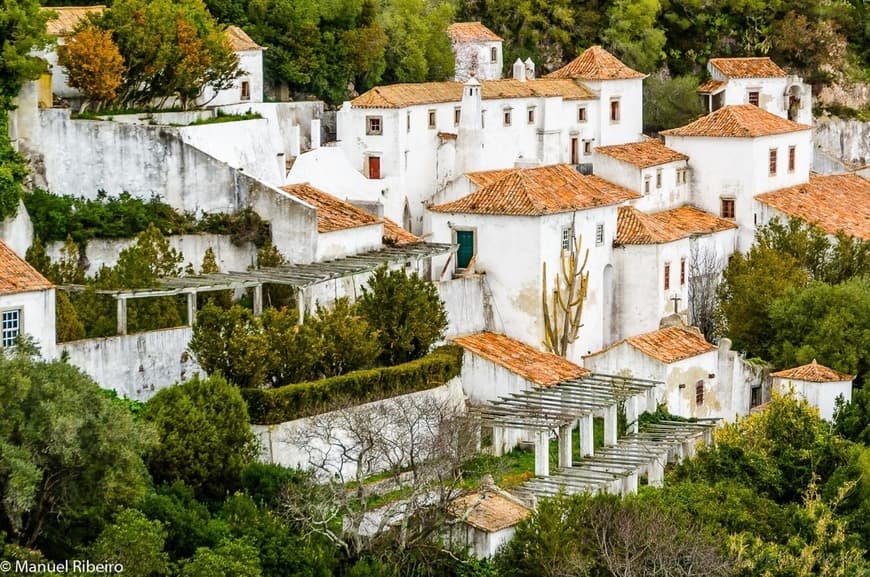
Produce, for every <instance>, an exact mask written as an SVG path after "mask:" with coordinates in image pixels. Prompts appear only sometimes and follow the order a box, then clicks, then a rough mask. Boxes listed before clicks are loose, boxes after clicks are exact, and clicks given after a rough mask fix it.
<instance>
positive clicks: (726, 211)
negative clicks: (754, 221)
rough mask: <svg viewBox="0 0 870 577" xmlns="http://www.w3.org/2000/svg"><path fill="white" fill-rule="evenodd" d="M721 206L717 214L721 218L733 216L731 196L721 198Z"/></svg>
mask: <svg viewBox="0 0 870 577" xmlns="http://www.w3.org/2000/svg"><path fill="white" fill-rule="evenodd" d="M721 207H722V209H721V210H720V212H719V216H721V217H722V218H734V199H733V198H723V199H721Z"/></svg>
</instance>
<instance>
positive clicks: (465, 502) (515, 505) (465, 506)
mask: <svg viewBox="0 0 870 577" xmlns="http://www.w3.org/2000/svg"><path fill="white" fill-rule="evenodd" d="M448 511H449V512H450V514H451V515H453V516H454V517H457V518H459V519H461V520H462V521H465V522H466V523H468V524H469V525H471V526H472V527H474V528H475V529H480V530H481V531H486V532H487V533H495V532H496V531H501V530H502V529H507V528H508V527H513V526H514V525H516V524H517V523H519V522H520V521H522V520H523V519H525V518H526V517H528V516H529V515H530V514H531V510H529V508H528V507H526V506H524V505H522V504H521V503H520V502H518V501H517V500H516V499H512V498H510V497H508V496H507V495H505V494H504V492H503V491H499V490H495V491H493V490H490V489H481V490H480V491H475V492H474V493H469V494H467V495H463V496H462V497H459V498H457V499H454V500H453V501H451V502H450V505H448Z"/></svg>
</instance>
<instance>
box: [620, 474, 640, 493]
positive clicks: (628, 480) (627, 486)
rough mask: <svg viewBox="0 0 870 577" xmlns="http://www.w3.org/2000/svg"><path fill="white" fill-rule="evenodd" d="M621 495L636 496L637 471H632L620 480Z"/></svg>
mask: <svg viewBox="0 0 870 577" xmlns="http://www.w3.org/2000/svg"><path fill="white" fill-rule="evenodd" d="M622 494H623V495H635V494H637V470H634V471H632V472H631V473H629V474H628V476H626V477H625V478H624V479H623V480H622Z"/></svg>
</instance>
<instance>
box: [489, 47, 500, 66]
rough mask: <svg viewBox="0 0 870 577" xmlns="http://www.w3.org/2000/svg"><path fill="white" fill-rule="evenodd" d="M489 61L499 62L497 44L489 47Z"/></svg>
mask: <svg viewBox="0 0 870 577" xmlns="http://www.w3.org/2000/svg"><path fill="white" fill-rule="evenodd" d="M489 61H490V62H498V48H496V47H495V46H493V47H491V48H490V49H489Z"/></svg>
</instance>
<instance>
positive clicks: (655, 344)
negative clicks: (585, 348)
mask: <svg viewBox="0 0 870 577" xmlns="http://www.w3.org/2000/svg"><path fill="white" fill-rule="evenodd" d="M623 343H628V344H629V345H631V346H633V347H634V348H636V349H637V350H639V351H640V352H642V353H643V354H645V355H647V356H649V357H652V358H654V359H656V360H659V361H661V362H663V363H665V364H670V363H675V362H677V361H681V360H683V359H688V358H691V357H696V356H698V355H701V354H704V353H709V352H710V351H715V350H717V348H716V345H714V344H713V343H709V342H707V341H706V339H704V337H703V336H702V335H701V333H700V331H698V330H697V329H695V328H685V327H667V328H663V329H659V330H657V331H653V332H651V333H645V334H642V335H638V336H636V337H631V338H628V339H624V340H622V341H619V342H618V343H614V344H612V345H610V346H609V347H607V348H605V349H602V350H600V351H598V352H595V353H592V354H590V355H584V358H588V357H594V356H597V355H600V354H602V353H605V352H607V351H609V350H611V349H614V348H616V347H618V346H619V345H621V344H623Z"/></svg>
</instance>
